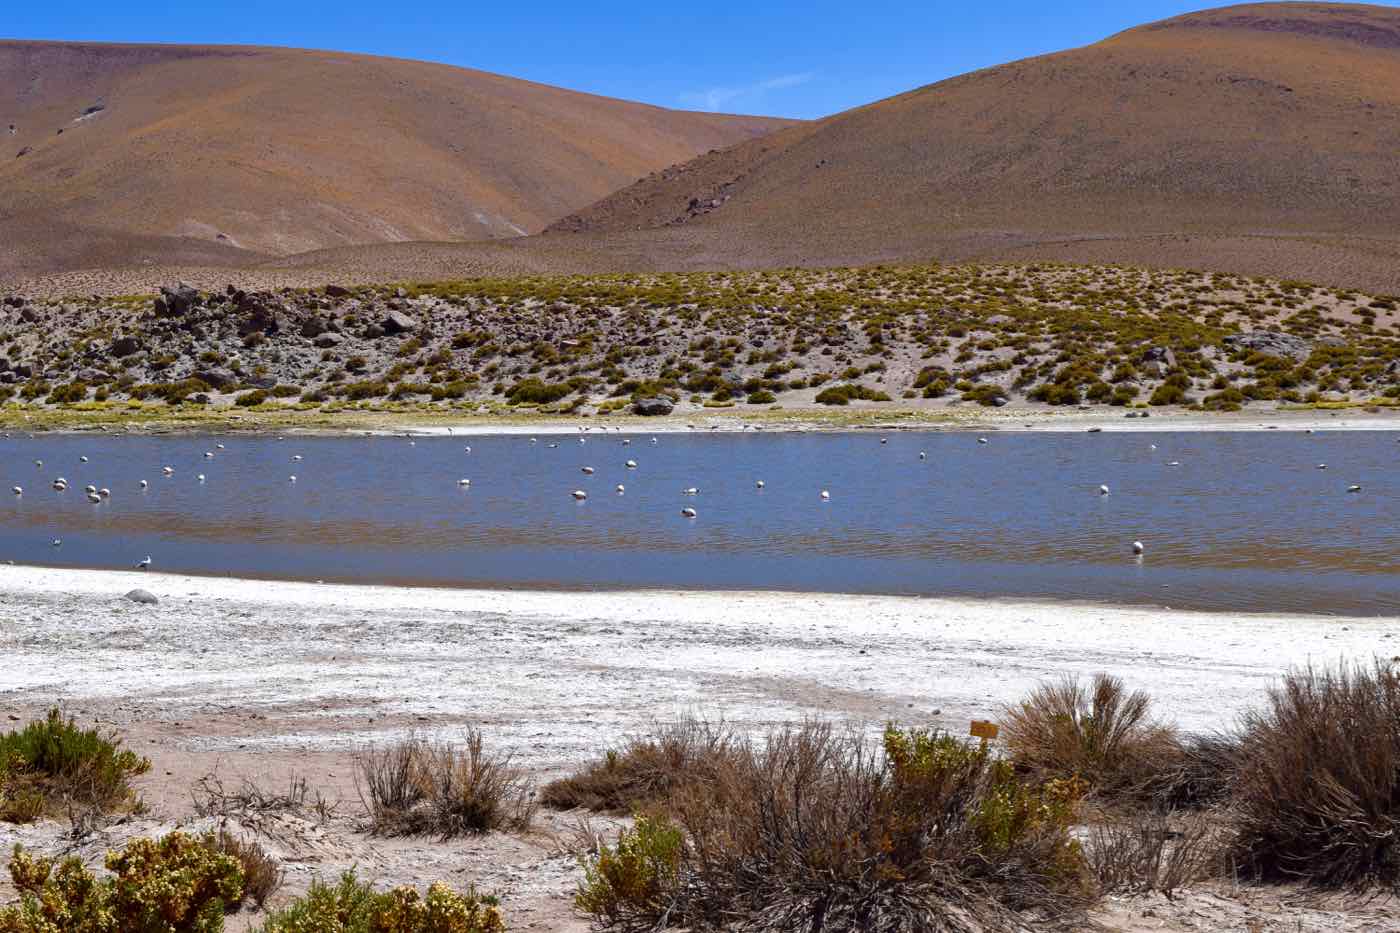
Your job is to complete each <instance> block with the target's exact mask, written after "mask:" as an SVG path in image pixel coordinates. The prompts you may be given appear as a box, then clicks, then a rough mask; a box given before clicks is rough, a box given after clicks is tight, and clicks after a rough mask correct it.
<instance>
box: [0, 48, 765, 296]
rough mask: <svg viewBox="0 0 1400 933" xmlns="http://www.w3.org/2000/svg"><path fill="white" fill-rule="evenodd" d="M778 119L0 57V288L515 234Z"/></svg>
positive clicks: (381, 75) (339, 59) (163, 63)
mask: <svg viewBox="0 0 1400 933" xmlns="http://www.w3.org/2000/svg"><path fill="white" fill-rule="evenodd" d="M785 123H786V121H781V120H770V119H766V118H758V117H731V116H724V115H715V114H697V113H685V112H679V111H671V110H665V109H662V108H657V107H651V106H646V105H642V104H635V103H628V102H624V101H618V100H611V99H607V98H601V97H595V96H592V95H588V94H581V93H576V92H572V91H566V90H561V89H559V88H553V87H546V86H543V85H538V84H532V83H530V82H526V81H520V80H516V79H512V78H505V77H501V76H498V75H492V74H486V73H483V72H477V71H469V70H465V69H461V68H454V67H449V66H445V65H436V64H427V63H422V62H411V61H401V60H393V59H384V58H373V57H369V56H362V55H348V54H340V53H332V52H312V51H298V50H288V49H263V48H237V47H179V46H134V45H101V44H74V43H50V42H0V193H3V197H0V228H3V230H4V235H3V237H0V277H4V276H6V275H14V274H16V273H17V272H54V271H61V270H63V269H71V268H80V267H84V266H118V265H133V266H139V265H142V264H147V263H161V264H168V263H191V264H216V265H217V264H246V263H249V262H253V261H257V260H258V259H261V258H265V257H269V256H284V255H289V254H293V253H298V252H302V251H306V250H313V249H320V248H326V247H335V246H344V245H348V244H363V243H375V242H393V241H404V240H465V239H483V238H500V237H514V236H519V235H520V234H523V233H533V232H536V231H538V230H540V229H541V228H543V227H544V226H545V225H546V224H548V223H549V222H550V221H552V220H555V219H557V218H558V217H560V216H563V215H564V214H567V213H568V212H569V211H571V210H575V209H577V208H579V207H582V206H584V205H586V204H588V203H590V202H592V201H594V200H596V199H598V198H600V197H602V196H604V195H606V194H607V193H608V192H610V191H613V190H616V189H617V188H618V187H620V186H622V185H625V184H627V183H629V182H632V181H634V180H636V179H637V178H638V177H640V176H642V175H645V174H646V173H647V172H650V171H654V170H656V169H658V168H660V167H663V166H666V165H670V164H672V163H675V162H677V161H681V160H684V159H688V158H691V157H693V156H695V155H698V154H700V153H702V152H705V151H708V150H711V149H715V148H720V147H724V146H728V145H731V144H733V143H735V142H738V141H741V140H743V139H746V138H749V137H752V136H755V135H759V134H763V133H766V132H768V131H770V130H772V129H774V128H776V127H779V126H783V125H785ZM21 153H23V154H22V155H21Z"/></svg>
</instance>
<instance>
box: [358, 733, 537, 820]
mask: <svg viewBox="0 0 1400 933" xmlns="http://www.w3.org/2000/svg"><path fill="white" fill-rule="evenodd" d="M356 764H357V771H356V782H357V786H358V787H359V789H360V796H361V799H362V800H363V801H364V803H365V807H366V809H367V810H368V811H369V817H370V829H371V831H373V832H375V833H378V834H381V835H387V836H412V835H436V836H438V837H440V838H442V839H451V838H453V837H454V836H461V835H466V834H470V833H484V832H490V831H492V830H503V829H504V830H521V829H525V828H527V827H528V826H529V825H530V821H531V820H532V819H533V818H534V814H535V810H536V808H537V802H536V795H535V787H534V781H533V779H532V778H531V777H530V776H529V775H527V774H526V773H525V772H524V771H522V770H521V769H519V768H517V767H515V766H514V765H513V764H512V762H511V758H510V756H509V755H504V754H498V753H495V752H492V751H489V750H488V749H487V748H486V745H485V741H484V739H483V737H482V733H481V730H479V729H468V730H467V731H466V733H465V735H464V736H463V740H462V741H461V742H460V743H454V742H430V741H428V740H426V739H422V738H417V737H412V738H408V739H405V740H404V741H402V742H398V743H396V744H394V745H390V746H388V747H386V748H383V749H373V748H371V749H367V750H365V751H363V752H361V753H360V754H359V755H358V756H357V762H356Z"/></svg>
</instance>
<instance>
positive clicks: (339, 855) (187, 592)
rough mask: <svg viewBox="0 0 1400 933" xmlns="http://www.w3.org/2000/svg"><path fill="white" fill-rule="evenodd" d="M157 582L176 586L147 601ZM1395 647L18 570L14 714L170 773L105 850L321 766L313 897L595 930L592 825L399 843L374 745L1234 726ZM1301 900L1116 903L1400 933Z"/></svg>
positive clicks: (935, 612)
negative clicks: (1051, 713) (1070, 720)
mask: <svg viewBox="0 0 1400 933" xmlns="http://www.w3.org/2000/svg"><path fill="white" fill-rule="evenodd" d="M134 587H142V588H144V589H147V590H149V591H150V592H152V593H154V594H155V595H157V596H158V597H159V599H160V603H159V604H158V605H154V606H147V605H138V604H136V603H134V602H131V601H129V600H127V599H125V598H123V594H125V593H126V592H127V591H129V590H131V589H132V588H134ZM1377 655H1378V656H1382V657H1386V658H1389V657H1393V656H1400V619H1379V620H1378V619H1344V618H1330V617H1316V616H1312V617H1307V616H1304V617H1293V616H1276V615H1259V616H1248V615H1245V616H1226V615H1217V614H1205V613H1183V612H1174V611H1170V610H1165V609H1151V608H1132V609H1129V608H1115V607H1105V606H1094V605H1073V604H1040V603H1015V602H974V601H952V600H933V599H916V598H899V597H873V598H871V597H852V596H839V595H807V594H779V593H682V592H648V591H640V592H638V591H629V592H588V593H560V592H511V591H462V590H437V589H404V588H390V587H353V586H327V585H318V584H314V583H283V582H264V581H258V582H251V581H241V580H232V579H217V578H196V577H179V576H169V575H160V574H142V573H137V572H130V573H119V572H100V571H68V570H49V569H38V568H30V567H17V566H5V567H0V658H3V664H0V714H3V715H8V716H10V717H16V721H18V720H23V719H26V718H28V717H30V716H33V715H37V714H39V713H40V712H41V711H42V710H43V709H44V708H45V707H47V706H49V705H51V704H54V703H62V704H63V706H64V707H65V708H66V709H68V710H69V711H70V712H72V713H73V714H75V715H76V716H78V717H79V718H80V719H82V720H85V721H94V720H95V721H98V722H102V723H104V724H109V725H111V726H113V727H115V728H117V729H119V730H120V731H121V732H122V733H123V734H124V735H126V736H127V737H128V740H129V741H130V742H131V744H132V745H133V746H134V747H136V748H138V749H139V750H140V751H141V752H142V753H144V754H146V755H148V756H150V757H151V759H152V761H153V763H154V767H153V770H152V772H151V774H150V775H148V776H147V777H146V778H143V779H142V784H141V790H142V792H143V794H144V795H145V797H146V799H147V800H148V802H149V803H150V805H151V812H150V813H149V814H148V815H146V816H143V817H142V818H140V819H135V820H131V821H128V822H126V823H123V824H120V825H117V826H114V827H110V828H109V829H108V830H107V831H106V832H105V833H104V834H101V835H99V836H98V837H94V838H90V839H88V840H87V841H86V842H84V843H83V844H82V846H81V847H80V849H79V851H80V852H81V853H82V854H84V855H86V856H89V857H92V858H96V857H98V855H100V852H101V851H102V850H103V849H104V848H106V847H108V846H111V845H116V844H119V843H120V842H121V841H123V840H124V839H126V838H129V837H130V836H133V835H140V834H151V833H154V832H162V831H165V830H167V829H169V828H172V827H173V826H175V825H177V824H179V823H181V822H182V821H188V820H190V819H192V816H193V814H192V807H191V796H190V794H191V788H192V786H193V785H194V783H195V782H196V781H197V780H198V779H199V778H200V777H201V776H202V775H204V774H208V773H211V772H212V773H217V774H219V775H220V776H221V777H222V778H223V779H224V781H225V783H227V784H236V783H237V781H238V780H239V779H241V778H242V777H251V778H253V779H255V780H257V781H258V782H259V783H260V784H262V785H264V786H265V787H269V788H272V789H278V788H280V787H281V786H284V785H285V784H286V782H287V781H288V779H289V777H290V775H292V774H301V775H304V776H306V777H307V779H308V780H309V781H310V782H311V784H312V785H313V786H314V787H316V788H318V789H319V790H320V791H321V792H322V793H323V794H325V795H326V797H327V798H329V799H331V800H340V801H341V805H340V807H339V809H338V810H337V813H336V815H335V816H333V817H332V818H331V819H330V820H329V821H328V822H325V823H320V822H318V821H317V820H316V819H314V818H311V817H309V816H307V815H302V816H296V815H280V816H275V817H265V818H263V819H262V820H261V821H254V825H251V826H249V827H248V828H249V829H250V830H252V831H257V832H258V833H260V835H261V837H262V838H263V839H264V840H265V842H266V844H267V845H268V847H269V848H270V849H272V850H273V851H274V852H276V853H277V854H280V855H281V856H283V857H284V858H285V859H286V860H287V864H288V877H289V881H288V885H287V888H286V892H287V893H296V892H298V891H300V890H304V888H305V886H306V884H307V883H308V882H309V880H310V878H311V877H312V876H313V875H315V874H317V873H323V874H328V873H334V872H338V871H340V870H341V869H343V868H346V867H349V866H350V865H358V866H360V869H361V872H362V873H363V874H367V875H369V876H372V877H374V878H376V879H379V880H381V881H383V882H385V883H391V882H392V883H398V882H412V883H417V884H426V883H427V882H429V881H431V880H434V879H435V878H439V877H441V878H446V879H448V880H451V881H453V882H454V883H457V884H459V885H465V884H467V883H468V882H475V883H476V884H478V885H479V886H481V887H484V888H490V889H495V890H499V891H501V892H502V893H503V895H504V896H505V901H506V906H507V910H508V912H509V916H510V917H511V918H512V919H513V921H514V925H516V926H518V927H522V928H537V929H570V928H572V929H582V928H583V924H582V921H580V920H579V919H578V918H576V917H574V916H573V915H572V913H571V911H570V908H569V894H570V892H571V891H572V889H573V887H574V885H575V884H576V883H577V881H578V878H579V873H578V869H577V867H576V864H575V861H574V860H573V859H572V858H571V857H570V856H569V855H567V854H566V853H563V852H561V851H560V844H559V841H558V838H557V837H558V836H560V835H567V830H568V828H569V827H570V826H571V825H572V823H573V822H574V821H575V818H574V817H572V816H568V815H553V814H545V815H543V816H542V817H541V819H540V821H539V829H538V830H537V831H536V832H535V833H533V834H529V835H527V836H524V837H516V836H509V835H496V836H491V837H488V838H486V839H468V840H458V841H455V842H450V843H437V842H428V841H424V840H382V839H371V838H369V837H368V836H366V835H365V834H364V833H363V832H361V831H360V829H359V826H358V821H359V816H360V814H361V813H362V808H361V805H360V802H359V799H358V795H357V793H356V789H355V784H354V780H353V770H354V769H353V753H354V751H355V750H356V749H357V748H362V747H364V746H365V745H368V744H372V743H376V742H385V741H388V740H390V739H392V738H394V737H397V736H401V735H404V734H407V733H409V732H419V733H424V734H428V735H432V736H442V737H449V738H450V737H453V736H455V735H457V734H459V732H460V730H461V728H462V727H463V726H464V725H466V724H477V725H480V726H481V727H482V728H483V729H484V730H485V732H486V734H487V737H488V740H489V741H491V742H492V743H493V744H494V745H496V746H498V747H504V748H507V749H509V750H510V751H512V752H513V753H514V754H515V755H516V756H517V760H518V761H519V762H520V763H521V764H523V765H526V766H528V767H530V768H531V769H533V770H534V771H536V772H537V773H538V774H539V775H540V777H541V778H542V779H543V778H546V777H548V776H550V775H551V774H554V773H557V772H558V771H560V770H562V769H564V768H567V767H569V766H570V765H572V764H576V763H578V762H580V761H583V760H585V759H587V758H589V757H591V756H593V755H596V754H597V753H599V751H600V750H601V749H603V748H605V747H606V746H607V745H608V744H609V743H612V742H615V741H616V740H617V739H618V738H619V737H621V736H623V735H625V734H626V733H629V732H633V731H638V730H643V729H645V728H647V727H648V726H649V725H650V724H652V723H654V722H656V721H658V720H666V719H670V718H673V717H675V716H677V715H679V714H682V713H686V712H691V711H693V712H698V713H701V714H704V715H707V716H711V717H721V716H722V717H724V718H725V719H727V720H728V721H730V722H732V723H734V724H736V725H739V726H741V727H744V728H752V729H761V728H763V727H765V726H768V725H771V724H774V723H780V722H788V721H792V720H795V719H800V718H803V717H806V716H823V717H831V718H835V719H840V720H846V721H854V722H857V723H861V724H865V725H869V726H871V727H875V726H878V725H879V724H880V723H883V722H885V721H887V720H896V721H900V722H908V723H918V724H936V725H940V726H943V727H946V728H949V729H952V730H955V731H963V730H965V729H966V728H967V723H968V720H969V719H971V718H974V717H987V716H990V717H993V718H995V716H996V713H997V709H998V707H999V706H1000V705H1001V704H1003V703H1006V702H1008V701H1011V700H1014V699H1015V698H1017V697H1019V696H1021V695H1023V694H1024V693H1025V692H1026V690H1028V689H1029V688H1030V687H1031V686H1033V685H1034V684H1035V683H1037V682H1038V681H1041V680H1043V679H1045V678H1049V677H1054V676H1058V675H1060V674H1064V673H1082V674H1088V673H1091V672H1095V671H1100V670H1107V671H1111V672H1114V673H1117V674H1121V675H1123V676H1124V677H1125V678H1127V679H1128V680H1129V682H1130V683H1131V684H1132V685H1133V686H1135V687H1142V688H1145V689H1147V690H1149V691H1150V692H1151V693H1152V694H1153V696H1154V697H1156V699H1157V701H1158V704H1159V710H1160V712H1161V713H1162V715H1164V716H1165V717H1169V718H1171V719H1173V720H1175V721H1177V722H1179V723H1180V724H1181V725H1182V726H1183V727H1185V728H1187V729H1191V730H1210V729H1214V728H1221V727H1226V726H1228V725H1230V723H1231V722H1232V720H1233V718H1234V716H1235V714H1236V713H1237V712H1238V711H1239V710H1241V709H1242V708H1244V707H1245V706H1247V705H1249V704H1252V703H1255V702H1258V700H1259V699H1260V697H1261V694H1262V691H1263V689H1264V688H1265V687H1266V686H1268V685H1269V684H1270V683H1271V682H1273V681H1274V679H1275V678H1276V677H1277V676H1278V675H1279V674H1280V673H1281V672H1282V671H1284V670H1286V669H1287V668H1288V667H1289V666H1291V665H1298V664H1303V663H1306V662H1308V661H1315V662H1332V661H1336V660H1338V659H1339V658H1369V657H1372V656H1377ZM66 828H67V827H66V825H65V824H63V823H60V822H48V823H43V824H39V825H37V826H32V827H21V828H15V827H10V826H0V850H4V849H8V848H9V847H10V845H11V844H12V843H13V842H15V841H20V842H24V843H25V844H27V845H33V846H36V847H39V848H41V849H45V850H48V851H56V850H58V849H61V848H63V847H64V846H65V845H66V844H67V843H65V841H64V838H63V834H64V832H65V830H66ZM6 894H7V891H6V890H5V889H0V899H3V898H4V897H5V896H6ZM1296 897H1297V892H1288V891H1281V890H1279V889H1269V890H1255V891H1250V890H1235V889H1229V890H1223V889H1218V888H1212V889H1208V890H1202V891H1198V892H1192V893H1191V894H1190V895H1188V896H1186V897H1184V898H1181V899H1178V900H1177V901H1175V902H1167V901H1165V900H1164V899H1160V898H1158V899H1151V898H1148V899H1143V898H1134V899H1129V900H1126V901H1111V902H1109V903H1108V904H1107V905H1106V907H1105V910H1104V912H1103V916H1102V917H1101V918H1100V919H1102V920H1103V921H1104V922H1105V923H1107V924H1108V925H1109V926H1110V927H1112V928H1114V929H1119V930H1134V931H1136V930H1149V929H1164V930H1216V929H1220V930H1225V929H1231V930H1246V929H1256V928H1257V929H1260V930H1274V929H1278V930H1319V931H1320V930H1332V929H1345V930H1400V919H1395V916H1396V914H1397V913H1400V912H1397V911H1396V910H1395V909H1394V905H1393V904H1392V905H1384V904H1373V905H1369V906H1359V905H1356V904H1351V903H1344V902H1313V903H1311V904H1310V905H1309V906H1302V905H1300V904H1299V903H1298V902H1297V901H1296ZM1339 910H1341V911H1342V913H1341V914H1339V913H1338V912H1337V911H1339ZM1250 918H1254V919H1256V920H1258V923H1259V924H1260V925H1259V926H1257V927H1254V926H1250V925H1249V924H1248V922H1247V921H1249V920H1250ZM251 922H252V920H250V919H247V918H244V919H240V920H238V921H237V923H235V925H234V926H233V929H235V930H238V929H243V928H246V927H247V924H248V923H251Z"/></svg>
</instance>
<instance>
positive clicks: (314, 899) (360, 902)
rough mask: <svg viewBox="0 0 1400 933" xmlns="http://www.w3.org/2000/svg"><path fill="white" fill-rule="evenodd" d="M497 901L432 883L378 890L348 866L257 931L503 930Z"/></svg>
mask: <svg viewBox="0 0 1400 933" xmlns="http://www.w3.org/2000/svg"><path fill="white" fill-rule="evenodd" d="M505 929H506V925H505V919H504V917H503V915H502V913H501V908H500V903H499V901H498V900H497V899H496V898H495V897H494V896H492V895H482V894H477V893H476V891H475V890H473V889H468V890H467V891H466V892H465V893H463V892H458V891H454V890H453V889H452V888H450V887H448V886H447V885H445V884H443V883H441V882H438V883H436V884H433V885H432V886H430V887H429V888H428V893H427V895H426V896H423V895H420V894H419V893H418V892H417V891H416V890H415V889H413V888H411V887H406V886H405V887H397V888H393V889H391V890H388V891H383V892H378V891H375V890H374V887H373V886H372V885H370V884H368V883H366V882H363V881H360V880H359V879H358V878H356V877H355V873H354V871H347V872H346V873H345V874H343V875H341V877H340V881H339V883H337V884H334V885H328V884H326V883H325V882H323V881H321V880H320V879H317V880H315V881H313V882H312V883H311V888H310V890H308V891H307V892H306V894H305V895H303V896H301V897H299V898H297V899H296V900H294V901H292V902H291V903H290V904H288V905H287V906H286V907H284V908H283V909H281V910H279V911H277V912H275V913H274V914H273V915H272V916H271V917H269V918H268V920H267V923H265V924H264V925H263V926H262V928H261V930H260V933H332V931H334V933H505Z"/></svg>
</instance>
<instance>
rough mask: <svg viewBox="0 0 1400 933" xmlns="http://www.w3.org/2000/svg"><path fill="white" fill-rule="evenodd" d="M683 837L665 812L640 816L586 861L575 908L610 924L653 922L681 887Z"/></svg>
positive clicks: (642, 924)
mask: <svg viewBox="0 0 1400 933" xmlns="http://www.w3.org/2000/svg"><path fill="white" fill-rule="evenodd" d="M682 845H683V836H682V834H681V830H680V828H679V827H678V826H676V825H675V824H674V823H672V822H671V821H670V820H669V819H667V818H666V817H664V816H654V817H648V816H638V817H637V821H636V823H635V824H634V825H633V827H632V828H631V829H629V830H625V831H623V832H622V833H621V834H619V836H618V839H617V844H616V845H615V846H606V845H605V846H600V847H599V850H598V855H597V857H596V858H595V859H594V860H593V861H592V862H589V863H585V864H584V880H583V883H582V884H581V885H580V886H579V890H578V893H577V894H575V895H574V906H575V907H577V908H578V909H579V910H580V911H582V912H583V913H585V914H589V915H590V916H592V917H594V918H595V919H597V920H598V921H599V922H600V923H602V924H603V925H606V926H624V927H625V926H638V927H647V926H651V925H654V921H655V919H656V918H658V917H664V916H666V914H667V913H669V911H670V907H671V902H672V900H673V899H674V898H675V897H676V892H677V890H678V889H679V887H680V867H681V852H682Z"/></svg>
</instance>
